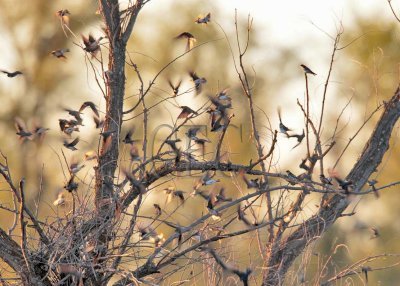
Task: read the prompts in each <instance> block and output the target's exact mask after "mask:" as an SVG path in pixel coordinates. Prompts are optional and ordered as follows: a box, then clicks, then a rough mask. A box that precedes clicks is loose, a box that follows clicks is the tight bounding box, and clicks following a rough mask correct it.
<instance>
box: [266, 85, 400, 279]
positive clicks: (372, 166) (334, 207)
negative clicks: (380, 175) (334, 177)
mask: <svg viewBox="0 0 400 286" xmlns="http://www.w3.org/2000/svg"><path fill="white" fill-rule="evenodd" d="M399 117H400V89H399V88H398V89H397V90H396V92H395V94H394V96H393V97H392V98H391V100H390V101H389V102H387V103H386V104H385V110H384V112H383V114H382V116H381V118H380V119H379V121H378V123H377V125H376V127H375V130H374V131H373V133H372V134H371V137H370V139H369V140H368V142H367V143H366V145H365V147H364V150H363V152H362V154H361V156H360V159H359V160H358V161H357V162H356V163H355V165H354V166H353V169H352V170H351V171H350V173H349V174H348V176H347V178H346V179H347V180H350V181H352V182H353V183H354V191H355V192H359V191H360V190H361V188H362V187H363V186H364V185H365V183H366V182H367V180H368V178H369V177H370V176H371V174H372V173H373V172H374V171H375V170H376V168H377V167H378V166H379V164H380V163H381V161H382V158H383V156H384V155H385V153H386V151H387V150H388V149H389V140H390V137H391V134H392V130H393V127H394V125H395V124H396V122H397V121H398V119H399ZM349 203H350V202H349V200H348V199H347V198H346V197H343V196H342V195H338V194H337V195H334V196H333V197H332V198H331V199H330V201H329V204H328V205H329V207H321V209H320V210H319V212H318V213H317V214H315V215H314V216H312V217H311V218H310V219H308V220H307V221H305V222H304V223H303V225H302V226H301V227H299V228H298V229H297V230H296V231H295V232H294V233H292V234H291V235H290V236H289V237H287V238H286V239H285V240H283V241H282V242H281V244H280V247H279V249H278V250H277V251H276V252H274V253H272V254H271V257H269V259H268V265H266V269H267V270H266V271H265V273H264V276H263V283H262V285H264V286H270V285H271V286H272V285H274V286H275V285H281V284H282V283H283V280H284V278H285V274H286V273H287V271H288V269H289V267H290V266H291V265H292V264H293V262H294V260H295V259H296V258H297V257H298V256H299V255H300V254H301V253H302V252H303V251H304V249H305V248H306V247H307V246H308V245H309V244H310V243H311V242H313V241H314V240H315V239H318V238H319V237H320V236H321V235H323V234H324V233H325V232H326V231H327V230H328V229H329V227H330V226H331V225H332V224H333V223H334V222H335V221H336V220H337V219H338V218H339V217H340V216H341V214H342V213H343V211H344V210H345V209H346V208H347V206H348V205H349Z"/></svg>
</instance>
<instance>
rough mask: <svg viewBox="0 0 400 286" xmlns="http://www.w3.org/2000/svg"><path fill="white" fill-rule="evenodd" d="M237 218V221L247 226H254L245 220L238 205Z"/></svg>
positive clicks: (244, 215)
mask: <svg viewBox="0 0 400 286" xmlns="http://www.w3.org/2000/svg"><path fill="white" fill-rule="evenodd" d="M237 214H238V215H237V218H238V220H240V221H242V222H243V223H244V224H245V225H247V226H254V225H256V224H255V223H251V222H250V221H249V220H248V219H247V218H246V214H245V213H244V211H243V210H242V208H241V207H240V205H238V208H237Z"/></svg>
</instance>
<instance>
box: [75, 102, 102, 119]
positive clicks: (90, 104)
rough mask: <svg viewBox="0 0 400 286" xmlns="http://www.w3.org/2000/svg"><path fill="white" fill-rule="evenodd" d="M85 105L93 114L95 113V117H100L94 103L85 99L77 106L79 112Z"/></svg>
mask: <svg viewBox="0 0 400 286" xmlns="http://www.w3.org/2000/svg"><path fill="white" fill-rule="evenodd" d="M86 107H90V109H91V110H92V111H93V113H94V115H96V116H97V117H100V115H99V111H98V110H97V107H96V105H95V104H94V103H93V102H91V101H85V102H84V103H83V104H82V105H81V107H80V108H79V112H80V113H81V112H82V111H83V110H85V108H86Z"/></svg>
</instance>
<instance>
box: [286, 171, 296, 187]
mask: <svg viewBox="0 0 400 286" xmlns="http://www.w3.org/2000/svg"><path fill="white" fill-rule="evenodd" d="M286 174H287V181H288V182H289V184H291V185H296V184H297V183H298V182H299V178H298V177H297V176H296V175H295V174H293V173H292V172H290V171H289V170H286Z"/></svg>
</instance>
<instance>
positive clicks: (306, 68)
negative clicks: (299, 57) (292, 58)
mask: <svg viewBox="0 0 400 286" xmlns="http://www.w3.org/2000/svg"><path fill="white" fill-rule="evenodd" d="M300 66H301V67H302V68H303V70H304V73H306V74H307V73H309V74H312V75H317V74H316V73H315V72H313V71H312V70H311V69H310V68H309V67H308V66H306V65H300Z"/></svg>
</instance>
